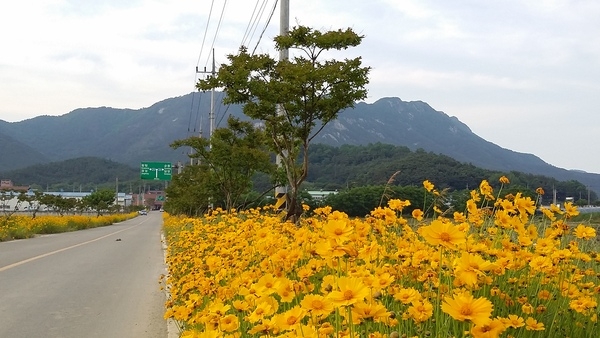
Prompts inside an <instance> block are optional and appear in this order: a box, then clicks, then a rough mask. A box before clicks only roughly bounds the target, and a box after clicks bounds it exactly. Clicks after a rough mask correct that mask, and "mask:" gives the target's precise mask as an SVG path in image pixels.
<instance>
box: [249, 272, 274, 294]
mask: <svg viewBox="0 0 600 338" xmlns="http://www.w3.org/2000/svg"><path fill="white" fill-rule="evenodd" d="M279 284H280V282H279V281H278V280H277V278H275V276H273V275H272V274H270V273H267V274H265V275H263V276H262V277H260V279H259V280H258V282H256V285H255V287H256V289H257V291H258V293H259V294H260V295H270V294H272V293H275V292H277V288H278V287H279Z"/></svg>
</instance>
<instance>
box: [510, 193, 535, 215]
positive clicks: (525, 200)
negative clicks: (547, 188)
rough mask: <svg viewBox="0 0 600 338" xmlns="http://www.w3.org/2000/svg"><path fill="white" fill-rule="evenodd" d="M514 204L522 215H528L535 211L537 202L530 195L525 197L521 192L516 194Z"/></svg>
mask: <svg viewBox="0 0 600 338" xmlns="http://www.w3.org/2000/svg"><path fill="white" fill-rule="evenodd" d="M514 205H515V207H516V208H517V210H518V211H519V214H520V215H521V216H525V217H526V216H527V215H532V214H533V213H534V212H535V202H534V201H533V200H532V199H531V198H530V197H523V196H522V195H521V193H520V192H519V193H517V195H516V196H515V201H514Z"/></svg>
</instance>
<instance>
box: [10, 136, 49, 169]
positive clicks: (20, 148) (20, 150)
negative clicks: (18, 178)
mask: <svg viewBox="0 0 600 338" xmlns="http://www.w3.org/2000/svg"><path fill="white" fill-rule="evenodd" d="M0 154H1V155H0V172H2V171H6V170H12V169H18V168H22V167H24V166H25V167H27V166H30V165H33V164H36V163H44V162H48V161H49V158H48V157H46V156H44V155H42V154H41V153H40V152H38V151H36V150H35V149H33V148H31V147H30V146H28V145H26V144H23V143H22V142H19V141H17V140H15V139H13V138H12V137H10V136H8V135H6V134H3V133H0Z"/></svg>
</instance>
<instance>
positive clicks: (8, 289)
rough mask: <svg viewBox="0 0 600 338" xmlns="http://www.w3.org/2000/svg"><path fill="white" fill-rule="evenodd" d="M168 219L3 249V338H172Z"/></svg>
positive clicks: (154, 217) (154, 215)
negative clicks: (166, 278) (163, 282)
mask: <svg viewBox="0 0 600 338" xmlns="http://www.w3.org/2000/svg"><path fill="white" fill-rule="evenodd" d="M161 224H162V217H161V213H159V212H150V213H149V214H148V216H138V217H136V218H134V219H131V220H128V221H125V222H122V223H119V224H114V225H111V226H107V227H101V228H96V229H89V230H82V231H75V232H70V233H64V234H54V235H43V236H40V237H36V238H31V239H26V240H17V241H11V242H3V243H0V337H10V338H21V337H22V338H32V337H60V338H75V337H77V338H79V337H102V338H130V337H131V338H137V337H140V338H154V337H160V338H165V337H167V324H166V321H165V320H164V319H163V313H164V302H165V294H164V292H163V291H161V289H160V284H159V279H160V275H161V274H164V273H166V271H165V266H164V258H163V257H164V256H163V252H162V246H161V240H160V228H161Z"/></svg>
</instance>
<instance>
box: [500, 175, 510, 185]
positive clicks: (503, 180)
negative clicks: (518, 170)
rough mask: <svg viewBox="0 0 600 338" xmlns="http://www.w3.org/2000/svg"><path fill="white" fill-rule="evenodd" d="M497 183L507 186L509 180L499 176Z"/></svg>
mask: <svg viewBox="0 0 600 338" xmlns="http://www.w3.org/2000/svg"><path fill="white" fill-rule="evenodd" d="M499 181H500V183H502V184H509V183H510V180H509V179H508V177H506V176H501V177H500V179H499Z"/></svg>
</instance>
